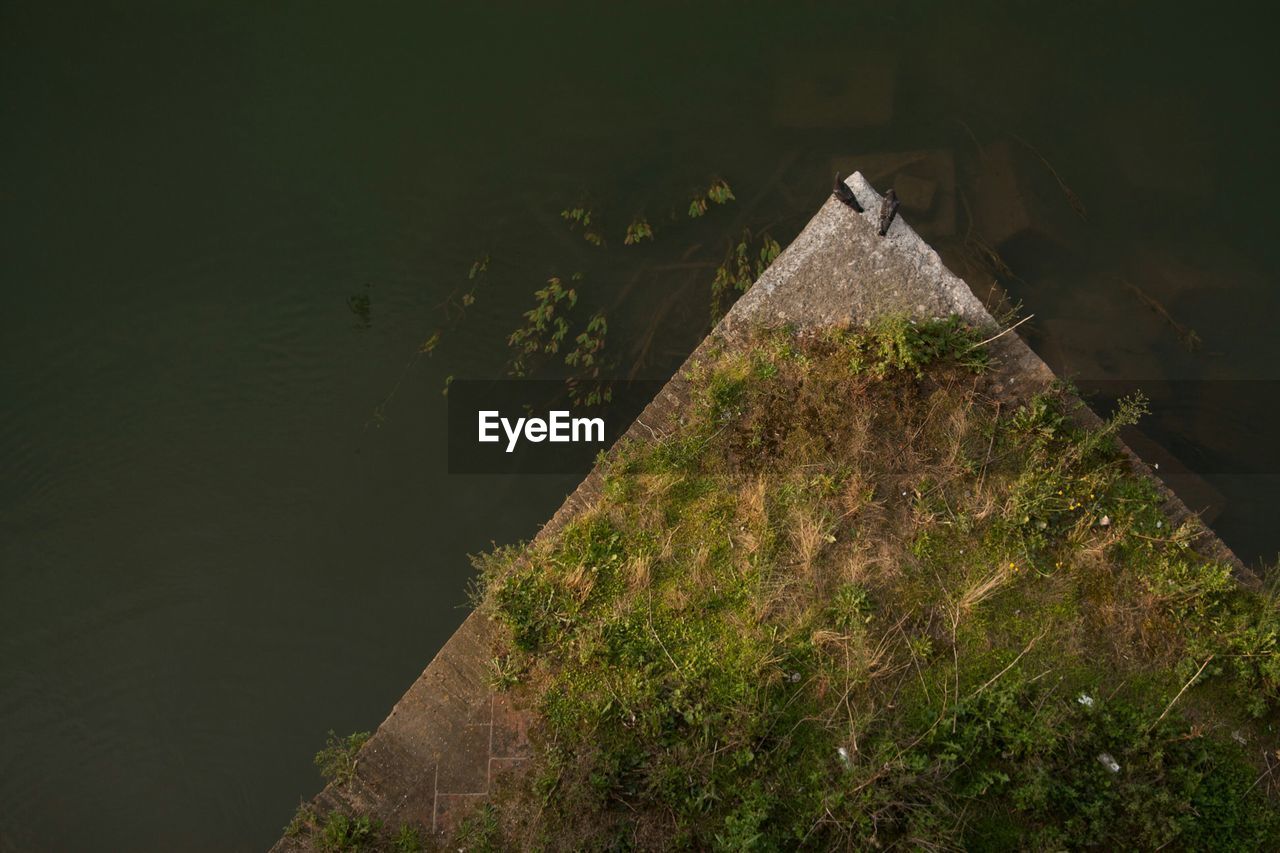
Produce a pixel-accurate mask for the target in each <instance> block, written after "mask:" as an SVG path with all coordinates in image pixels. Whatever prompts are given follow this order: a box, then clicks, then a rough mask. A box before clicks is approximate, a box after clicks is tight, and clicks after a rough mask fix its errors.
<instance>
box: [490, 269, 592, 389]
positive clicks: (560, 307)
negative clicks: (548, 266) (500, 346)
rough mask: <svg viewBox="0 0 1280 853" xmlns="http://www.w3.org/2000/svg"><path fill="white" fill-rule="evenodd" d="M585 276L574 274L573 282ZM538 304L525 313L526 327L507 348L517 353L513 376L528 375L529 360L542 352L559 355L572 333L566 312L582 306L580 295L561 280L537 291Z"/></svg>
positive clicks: (512, 362)
mask: <svg viewBox="0 0 1280 853" xmlns="http://www.w3.org/2000/svg"><path fill="white" fill-rule="evenodd" d="M581 278H582V276H581V275H580V274H578V273H575V274H574V275H573V281H575V282H576V281H578V280H580V279H581ZM533 295H534V298H535V299H536V300H537V304H536V305H535V306H534V307H533V308H532V309H531V310H529V311H526V312H525V313H524V318H525V325H524V326H522V327H520V328H519V329H516V330H515V331H514V332H512V333H511V334H510V335H509V336H508V337H507V345H508V346H509V347H510V348H511V349H512V350H513V353H514V355H513V357H512V361H511V367H510V371H509V372H510V374H511V375H512V376H524V375H525V374H526V372H527V370H528V367H529V364H528V359H529V358H530V357H531V356H534V355H537V354H539V353H556V352H558V351H559V349H560V345H561V344H562V343H563V342H564V339H565V338H566V337H567V336H568V334H569V321H568V320H567V319H566V318H565V316H564V312H565V311H567V310H568V309H571V308H573V306H574V305H576V304H577V303H578V292H577V291H576V290H575V289H574V288H572V287H565V286H564V283H563V282H562V281H561V280H560V279H559V278H555V277H553V278H550V279H548V280H547V286H546V287H544V288H542V289H540V290H537V291H534V294H533Z"/></svg>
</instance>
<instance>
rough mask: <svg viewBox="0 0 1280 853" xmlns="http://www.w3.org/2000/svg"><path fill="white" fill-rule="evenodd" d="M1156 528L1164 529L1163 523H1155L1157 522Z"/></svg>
mask: <svg viewBox="0 0 1280 853" xmlns="http://www.w3.org/2000/svg"><path fill="white" fill-rule="evenodd" d="M1156 527H1157V528H1159V527H1164V522H1163V521H1157V522H1156Z"/></svg>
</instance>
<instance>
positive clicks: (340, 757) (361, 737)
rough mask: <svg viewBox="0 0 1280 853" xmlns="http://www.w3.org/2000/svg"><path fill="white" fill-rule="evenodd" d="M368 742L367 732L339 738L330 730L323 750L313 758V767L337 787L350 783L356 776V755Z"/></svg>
mask: <svg viewBox="0 0 1280 853" xmlns="http://www.w3.org/2000/svg"><path fill="white" fill-rule="evenodd" d="M368 740H369V732H355V733H354V734H349V735H347V736H346V737H340V736H338V735H337V734H335V733H334V732H333V731H332V730H330V732H329V736H328V740H327V741H326V743H325V747H324V749H322V750H320V751H319V752H317V753H316V756H315V765H316V767H318V768H319V769H320V774H321V775H322V776H324V778H325V779H327V780H328V781H330V782H333V783H335V784H338V785H345V784H346V783H348V782H350V781H351V780H352V779H353V778H355V774H356V754H357V753H358V752H359V751H360V747H362V746H364V745H365V742H366V741H368Z"/></svg>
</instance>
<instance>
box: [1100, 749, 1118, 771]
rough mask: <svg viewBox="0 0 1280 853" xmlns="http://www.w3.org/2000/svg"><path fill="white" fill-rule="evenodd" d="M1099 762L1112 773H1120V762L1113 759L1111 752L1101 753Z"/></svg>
mask: <svg viewBox="0 0 1280 853" xmlns="http://www.w3.org/2000/svg"><path fill="white" fill-rule="evenodd" d="M1098 760H1099V761H1101V762H1102V766H1103V767H1105V768H1107V769H1108V770H1110V771H1111V772H1112V773H1119V772H1120V762H1119V761H1116V760H1115V759H1114V758H1112V757H1111V753H1109V752H1099V753H1098Z"/></svg>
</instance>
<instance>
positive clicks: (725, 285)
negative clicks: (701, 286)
mask: <svg viewBox="0 0 1280 853" xmlns="http://www.w3.org/2000/svg"><path fill="white" fill-rule="evenodd" d="M756 242H757V241H756V240H755V238H754V237H753V235H752V233H751V230H750V229H749V228H744V229H743V231H742V236H741V237H740V238H739V239H738V242H737V244H736V245H733V246H730V248H729V251H728V252H727V253H726V255H725V259H724V262H723V263H721V264H720V266H719V267H717V268H716V275H715V279H714V280H713V281H712V282H711V322H712V323H713V324H714V323H715V322H716V321H718V320H719V319H720V318H721V317H722V316H723V315H724V309H723V303H724V301H725V298H726V297H727V296H728V295H729V294H730V293H734V292H737V293H746V292H747V290H748V289H749V288H750V287H751V285H752V284H753V283H754V282H755V280H756V279H757V278H759V277H760V276H761V275H763V274H764V271H765V270H766V269H768V268H769V265H770V264H772V263H773V261H774V259H775V258H777V257H778V254H779V253H780V252H781V251H782V247H781V246H779V245H778V242H777V241H776V240H774V239H773V238H772V237H771V236H769V234H767V233H766V234H762V235H761V236H760V238H759V241H758V245H759V248H758V249H757V250H756V251H755V252H754V253H753V251H752V249H753V244H754V243H756ZM753 255H754V257H753Z"/></svg>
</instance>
